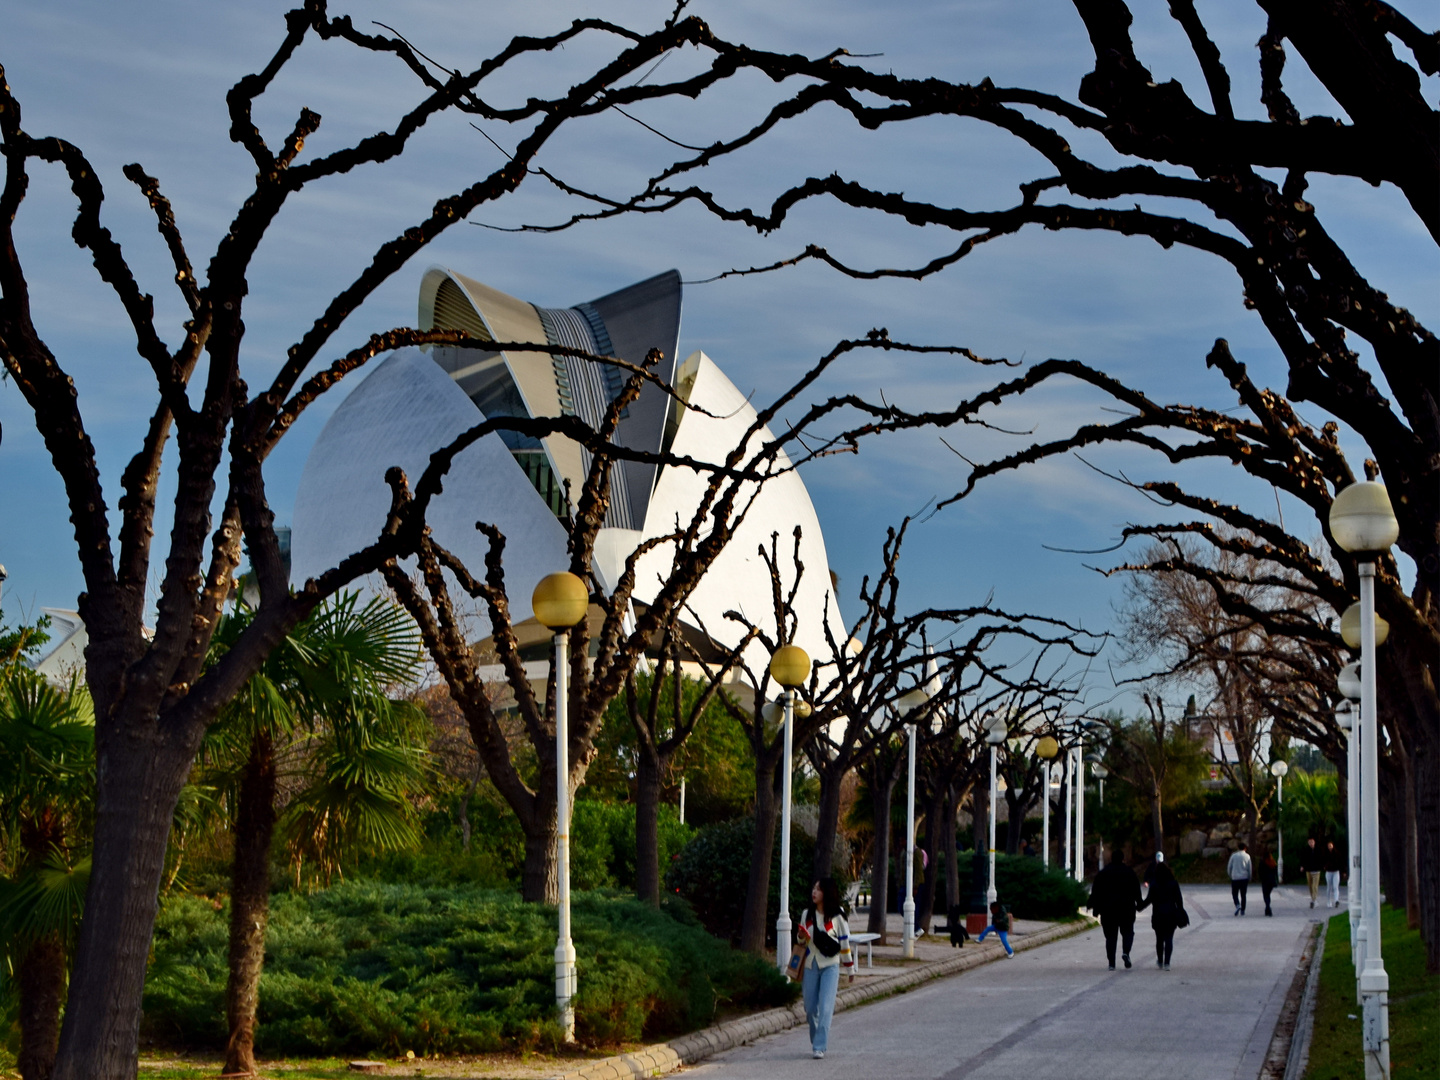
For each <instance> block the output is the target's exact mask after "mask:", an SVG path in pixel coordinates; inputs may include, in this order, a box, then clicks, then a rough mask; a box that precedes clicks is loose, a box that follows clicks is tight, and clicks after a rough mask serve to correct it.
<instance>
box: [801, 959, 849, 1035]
mask: <svg viewBox="0 0 1440 1080" xmlns="http://www.w3.org/2000/svg"><path fill="white" fill-rule="evenodd" d="M801 989H802V990H803V991H804V994H805V1019H806V1020H808V1021H809V1022H810V1047H811V1049H812V1050H819V1051H820V1052H821V1053H822V1054H823V1053H824V1052H825V1047H826V1044H827V1043H829V1041H830V1020H831V1018H832V1017H833V1016H834V1015H835V991H836V990H838V989H840V965H839V964H833V965H831V966H830V967H823V968H817V967H807V968H806V969H805V978H804V980H803V982H802V983H801Z"/></svg>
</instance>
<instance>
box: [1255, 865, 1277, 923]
mask: <svg viewBox="0 0 1440 1080" xmlns="http://www.w3.org/2000/svg"><path fill="white" fill-rule="evenodd" d="M1255 865H1256V867H1257V869H1258V873H1259V877H1260V893H1261V895H1262V896H1264V897H1265V914H1266V915H1273V914H1274V912H1273V911H1271V910H1270V893H1271V892H1272V891H1273V890H1274V888H1275V885H1276V884H1277V881H1276V876H1275V872H1276V863H1275V856H1274V855H1271V854H1270V852H1269V851H1262V852H1259V853H1257V857H1256V859H1255Z"/></svg>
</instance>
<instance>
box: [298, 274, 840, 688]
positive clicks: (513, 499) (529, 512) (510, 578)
mask: <svg viewBox="0 0 1440 1080" xmlns="http://www.w3.org/2000/svg"><path fill="white" fill-rule="evenodd" d="M419 306H420V311H419V323H418V326H419V327H420V328H421V329H432V328H435V329H455V330H464V331H466V332H467V333H468V334H470V335H471V336H472V337H475V338H479V339H481V340H487V341H495V342H516V343H527V344H528V343H534V344H537V345H542V346H547V345H548V346H556V345H558V346H568V347H573V348H579V349H583V350H585V351H587V352H592V353H596V354H598V355H604V356H616V357H619V358H621V359H623V360H626V361H629V362H631V363H636V364H638V363H640V362H641V361H643V359H644V358H645V356H646V354H647V353H648V352H649V351H650V350H651V349H652V348H659V349H660V350H661V351H662V353H663V354H664V359H663V361H662V363H661V364H660V366H659V369H658V370H657V374H658V375H659V377H660V378H661V379H663V380H664V381H666V382H667V383H669V384H670V385H672V386H673V387H674V388H675V389H676V391H677V394H678V396H679V397H680V398H681V399H682V401H681V402H677V401H676V400H675V399H674V398H672V397H671V396H669V395H667V394H666V393H664V392H663V391H662V390H661V389H660V388H658V387H656V386H654V385H646V386H645V388H644V389H643V390H642V391H641V393H640V395H639V398H638V399H637V400H636V401H635V402H634V403H633V404H631V405H630V406H629V407H628V409H627V410H626V412H625V414H624V416H623V417H622V419H621V421H620V424H619V428H618V431H617V433H616V441H617V442H618V443H619V444H620V445H622V446H628V447H632V448H638V449H646V450H651V451H659V450H667V451H673V452H674V453H675V454H677V455H685V456H688V457H691V458H694V459H696V460H699V461H704V462H709V463H717V464H718V463H720V462H721V461H723V460H724V458H725V456H726V455H727V454H728V453H729V452H730V451H731V450H733V449H734V447H735V446H736V445H737V444H738V442H739V441H740V439H741V438H743V437H744V435H745V432H746V431H747V430H748V428H749V427H750V425H751V424H752V423H753V422H754V421H755V419H756V413H755V409H754V408H753V407H752V406H751V404H750V402H749V401H748V400H747V399H746V397H745V395H743V394H742V393H740V391H739V390H737V389H736V387H735V386H734V384H733V383H731V382H730V380H729V379H727V378H726V377H725V375H724V373H723V372H722V371H721V370H720V369H719V367H717V366H716V364H715V363H714V361H712V360H711V359H710V358H709V357H708V356H706V355H705V354H704V353H702V352H693V353H691V354H690V355H689V356H688V358H687V359H685V360H684V362H683V363H676V360H675V358H676V356H677V355H678V349H679V337H680V306H681V283H680V276H679V274H678V273H676V272H675V271H673V270H672V271H669V272H667V273H664V274H661V275H659V276H657V277H653V278H650V279H649V280H647V281H642V282H640V283H638V284H636V285H632V286H630V287H629V288H626V289H622V290H620V291H619V292H615V293H611V294H609V295H608V296H603V297H600V298H599V299H597V300H593V301H591V302H589V303H584V304H577V305H575V306H574V307H569V308H541V307H537V306H536V305H533V304H529V303H526V302H524V301H522V300H518V299H516V298H515V297H512V296H507V295H506V294H504V293H502V292H499V291H497V290H495V289H493V288H490V287H489V286H486V285H483V284H481V283H480V282H477V281H474V280H471V279H470V278H467V277H465V276H463V275H460V274H457V273H454V272H452V271H450V270H445V269H440V268H432V269H431V270H429V271H427V272H426V274H425V276H424V279H423V280H422V282H421V286H420V305H419ZM623 384H624V372H623V371H621V370H620V369H618V368H616V367H614V366H613V365H605V364H598V363H595V362H593V361H590V360H585V359H576V358H572V357H565V356H562V355H559V354H551V353H548V352H545V351H543V350H537V351H533V352H531V351H525V352H521V351H514V350H511V351H495V352H485V351H480V350H476V349H461V348H450V347H439V346H436V347H432V348H428V349H423V350H422V349H401V350H398V351H396V352H394V353H392V354H390V355H389V356H387V357H386V358H384V359H383V360H382V361H380V362H378V364H377V365H376V366H375V368H374V369H373V370H372V371H370V372H369V374H368V375H367V376H366V377H365V378H364V379H363V380H362V381H360V382H359V383H358V385H356V387H355V389H354V390H353V391H352V392H351V393H350V395H349V396H348V397H347V398H346V399H345V401H344V402H343V403H342V404H341V405H340V407H339V408H338V409H337V410H336V411H335V413H334V415H333V416H332V417H331V419H330V420H329V422H328V423H327V424H326V425H325V428H324V430H323V431H322V432H321V434H320V437H319V438H318V439H317V440H316V443H315V445H314V447H313V448H312V450H311V452H310V456H309V459H308V461H307V462H306V465H305V470H304V473H303V475H302V478H301V481H300V487H299V491H298V494H297V496H296V501H295V513H294V518H293V529H294V539H293V548H292V565H293V580H294V581H295V582H296V583H297V584H298V583H301V582H303V581H304V580H305V579H306V578H307V577H310V576H314V575H316V574H318V573H320V572H322V571H324V570H326V569H328V568H329V567H332V566H334V565H335V564H336V563H337V562H338V561H339V560H340V559H342V558H344V557H345V556H346V555H348V554H349V553H351V552H353V551H355V550H356V549H358V548H360V547H362V546H364V545H365V544H367V543H369V542H372V541H373V540H374V539H375V537H376V536H377V535H378V533H379V530H380V528H381V525H382V523H383V522H384V518H385V513H386V510H387V508H388V506H389V498H390V496H389V490H388V488H387V487H386V485H385V482H384V475H385V471H386V470H387V469H388V468H389V467H391V466H395V465H398V466H400V467H401V468H402V469H404V470H405V472H406V474H407V476H408V477H409V479H410V482H411V484H412V485H413V484H414V483H415V482H416V481H417V480H418V478H419V476H420V474H421V473H422V472H423V470H424V468H425V466H426V465H427V463H428V461H429V456H430V454H431V453H432V452H433V451H435V450H437V449H439V448H440V447H442V446H445V445H446V444H447V443H449V442H451V441H452V440H453V439H454V438H455V437H456V436H457V435H459V434H460V433H461V432H463V431H466V430H467V429H469V428H471V427H473V426H474V425H476V424H477V423H479V422H480V421H481V420H482V419H483V418H485V417H487V416H491V417H493V416H530V417H535V416H559V415H574V416H578V417H579V418H580V419H582V420H584V421H586V422H587V423H589V424H591V425H592V426H594V425H597V424H598V422H599V420H600V417H601V416H602V415H603V413H604V411H605V409H606V407H607V406H608V405H609V403H610V402H611V401H613V400H614V398H615V397H616V395H617V394H618V393H619V391H620V389H621V387H622V386H623ZM770 437H771V436H770V432H769V431H768V430H763V429H762V430H761V431H760V432H759V433H758V434H757V435H756V436H754V437H753V440H752V445H754V446H757V447H758V445H759V444H760V443H761V442H763V441H766V440H768V439H770ZM588 464H589V461H588V455H587V453H586V451H585V450H584V449H583V447H581V446H579V445H578V444H576V443H574V442H572V441H570V440H569V439H566V438H563V437H560V436H552V437H549V438H545V439H534V438H530V437H527V436H521V435H518V434H517V433H513V432H503V433H494V434H490V435H486V436H485V437H484V438H482V439H480V440H479V441H478V442H477V443H476V444H474V445H473V446H471V447H469V448H468V449H466V450H465V451H464V452H463V453H462V454H460V455H458V456H457V458H456V460H455V462H454V465H453V466H452V468H451V470H450V472H449V474H448V475H447V476H446V478H445V481H444V492H443V493H442V494H441V495H440V496H439V497H438V498H437V499H436V500H435V502H434V503H433V504H432V507H431V510H430V512H429V515H428V519H427V520H428V522H429V524H430V526H431V529H432V531H433V534H434V535H435V537H436V539H437V540H438V541H439V542H440V543H441V544H443V545H444V546H445V547H447V548H448V549H449V550H451V551H452V552H454V553H455V554H456V555H457V556H459V557H460V558H461V559H462V560H463V561H464V562H465V564H466V565H467V566H469V567H471V568H472V570H473V571H475V572H476V573H477V574H478V573H479V572H480V571H481V570H483V567H484V559H485V555H486V552H487V551H488V546H489V545H488V541H487V540H486V538H485V537H484V536H483V535H482V534H481V533H479V532H478V531H477V530H476V529H475V522H476V521H477V520H484V521H486V522H488V523H490V524H493V525H495V526H496V527H498V528H499V530H500V532H501V533H502V534H503V535H504V536H505V538H506V545H505V553H504V566H505V574H506V592H507V594H508V596H509V601H510V608H511V612H512V616H513V618H514V619H515V620H516V623H517V629H518V630H520V631H521V634H522V642H523V641H524V640H525V638H526V637H527V636H529V635H527V634H526V633H525V631H526V630H527V625H526V624H527V623H533V619H531V613H530V593H531V590H532V588H533V587H534V585H535V583H536V582H537V581H538V580H539V579H540V578H541V577H543V576H544V575H545V574H548V573H551V572H552V571H555V570H559V569H564V568H565V567H566V566H567V564H568V559H567V556H566V550H565V531H564V529H563V527H562V526H561V524H560V521H559V520H558V519H559V517H560V516H562V515H565V514H567V513H568V512H569V510H570V509H571V507H569V505H568V504H567V494H566V484H567V482H568V484H569V487H570V490H571V491H573V492H575V493H576V494H577V495H578V493H579V491H580V489H581V487H582V484H583V482H584V478H585V474H586V470H587V467H588ZM776 464H777V468H779V469H781V470H787V469H789V461H788V459H786V458H784V457H783V456H781V458H780V459H779V460H778V462H777V463H776ZM707 483H708V477H707V476H706V475H704V474H701V473H698V472H696V471H694V470H693V469H689V468H681V467H675V466H672V467H665V468H658V469H657V468H656V466H654V465H651V464H644V463H638V462H619V463H617V464H616V465H615V466H614V472H613V473H612V485H613V497H612V503H611V507H610V510H609V516H608V518H607V521H606V525H605V528H604V529H602V530H601V533H600V535H599V537H598V539H597V543H596V553H595V572H596V576H597V577H598V578H599V580H600V583H601V585H602V586H603V587H605V588H606V589H607V590H608V589H613V588H614V586H615V583H616V581H617V579H618V576H619V574H620V572H621V571H622V570H623V567H624V564H625V560H626V558H627V557H628V556H629V555H630V554H631V553H633V552H634V551H635V550H636V548H637V547H638V545H639V544H640V543H641V542H642V541H643V540H645V539H648V538H653V537H658V536H664V535H667V534H669V533H670V532H672V531H673V530H674V529H675V525H676V521H677V519H678V520H679V521H680V522H681V523H686V522H688V521H689V520H690V518H691V517H692V515H693V513H694V510H695V507H696V506H698V505H699V499H700V498H701V495H702V493H703V492H704V490H705V488H706V485H707ZM753 496H754V505H753V506H752V507H751V508H750V510H749V512H748V514H747V516H746V517H745V520H744V522H743V524H742V525H741V526H740V528H739V530H738V531H737V534H736V535H735V537H734V538H733V539H732V541H731V542H730V544H729V545H728V546H727V548H726V549H725V551H724V553H723V554H722V555H721V556H720V557H719V559H718V560H717V561H716V562H715V563H714V565H713V566H712V567H711V569H710V571H709V573H708V574H707V575H706V577H705V579H704V581H703V582H702V584H701V585H700V586H699V587H698V589H697V590H696V591H695V593H694V594H693V595H692V597H691V599H690V602H689V605H688V607H687V611H686V614H685V617H684V620H683V621H684V622H686V623H687V624H688V627H689V628H690V629H693V630H695V631H696V632H697V633H698V632H699V630H700V629H701V628H702V627H703V629H704V631H705V633H706V634H708V637H709V640H710V641H713V642H715V643H716V644H719V645H722V646H723V645H727V644H733V643H734V642H736V641H738V640H740V638H741V637H742V636H743V631H742V630H741V628H740V626H739V625H738V624H736V623H735V622H734V621H732V620H727V619H726V618H725V612H726V611H729V610H738V611H740V612H743V613H744V614H745V615H746V616H747V617H749V618H751V619H753V620H755V621H756V622H757V623H760V624H761V625H763V626H767V627H770V626H771V625H772V624H773V615H772V602H771V592H770V579H769V573H768V570H767V569H766V566H765V564H764V563H763V562H762V561H761V559H760V557H759V554H758V548H759V547H760V545H761V544H765V545H767V546H768V545H769V543H770V537H771V535H772V534H774V533H778V534H779V538H780V540H779V546H780V551H781V553H782V559H783V561H782V567H783V568H784V569H786V570H789V569H790V560H789V553H790V551H791V549H792V546H793V540H792V533H793V531H794V528H795V526H796V525H799V526H800V527H801V530H802V533H801V535H802V541H801V560H802V561H803V563H804V567H805V572H804V576H803V578H802V581H801V587H800V591H799V594H798V596H797V598H796V603H795V610H796V614H797V616H798V619H799V630H798V635H797V638H796V643H797V644H799V645H801V646H802V647H803V648H805V649H806V651H807V652H809V653H810V655H811V656H812V657H814V658H816V659H825V658H828V655H829V647H828V645H827V643H826V637H825V631H824V622H825V620H826V619H827V618H828V619H829V622H830V626H831V628H832V633H833V634H834V635H835V638H836V640H839V641H844V640H846V637H847V634H846V631H845V628H844V626H843V624H842V622H841V619H840V616H839V611H838V609H837V607H836V606H835V600H834V595H833V588H832V584H831V576H830V571H829V562H828V560H827V559H826V555H825V542H824V538H823V537H822V535H821V531H820V523H819V521H818V520H817V519H816V516H815V510H814V507H813V506H812V504H811V502H810V497H809V494H808V493H807V492H806V490H805V485H804V483H803V482H802V481H801V479H800V477H799V475H798V474H797V473H796V472H794V471H793V470H791V471H786V472H784V473H783V474H782V475H777V476H775V477H774V478H773V479H771V480H770V481H769V482H767V483H766V484H764V485H763V486H762V487H760V489H759V491H758V493H753ZM672 558H673V554H672V552H671V551H670V549H669V548H667V547H666V546H664V545H661V546H659V547H657V548H655V549H654V550H652V551H650V552H648V553H647V554H646V555H645V556H644V557H643V558H642V559H641V560H640V562H639V564H638V573H637V586H636V589H635V594H634V599H635V602H636V603H637V604H638V605H644V604H645V603H647V602H648V601H650V600H651V599H653V598H654V596H655V595H656V593H657V592H658V586H659V583H660V581H661V580H662V578H663V577H664V575H665V574H666V572H667V571H668V569H669V565H670V561H671V559H672ZM472 617H473V618H474V619H475V624H474V633H475V636H476V638H477V639H479V638H483V637H484V636H486V634H487V633H488V623H486V622H485V620H484V618H483V613H480V612H473V613H472ZM537 636H539V635H537ZM748 659H749V661H750V663H751V666H752V667H753V668H754V669H755V670H757V671H758V670H760V668H761V667H762V666H763V665H764V663H765V662H766V660H767V659H768V658H767V657H764V656H762V655H760V653H759V651H757V652H756V655H754V656H751V657H749V658H748Z"/></svg>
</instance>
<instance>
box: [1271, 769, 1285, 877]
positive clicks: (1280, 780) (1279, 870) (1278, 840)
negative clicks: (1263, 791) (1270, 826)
mask: <svg viewBox="0 0 1440 1080" xmlns="http://www.w3.org/2000/svg"><path fill="white" fill-rule="evenodd" d="M1289 771H1290V766H1289V765H1287V764H1286V763H1285V762H1283V761H1272V762H1271V763H1270V775H1271V776H1273V777H1275V800H1276V807H1275V847H1276V855H1275V878H1276V880H1277V881H1281V882H1283V881H1284V880H1285V830H1284V828H1283V827H1282V826H1281V823H1280V818H1281V816H1282V815H1283V814H1284V813H1285V774H1286V773H1287V772H1289Z"/></svg>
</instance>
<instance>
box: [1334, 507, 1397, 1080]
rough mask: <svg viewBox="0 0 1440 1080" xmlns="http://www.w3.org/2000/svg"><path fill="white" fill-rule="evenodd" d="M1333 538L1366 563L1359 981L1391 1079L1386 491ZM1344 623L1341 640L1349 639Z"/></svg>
mask: <svg viewBox="0 0 1440 1080" xmlns="http://www.w3.org/2000/svg"><path fill="white" fill-rule="evenodd" d="M1330 535H1331V536H1333V537H1334V538H1335V542H1336V543H1337V544H1339V545H1340V546H1341V547H1342V548H1344V549H1345V550H1346V551H1348V552H1352V553H1354V554H1357V555H1359V556H1360V560H1361V561H1360V564H1359V566H1358V570H1359V575H1360V616H1359V622H1360V721H1361V722H1360V768H1361V774H1362V775H1361V787H1360V800H1361V804H1360V806H1361V819H1362V821H1361V825H1362V831H1363V833H1364V838H1363V845H1364V846H1363V849H1362V858H1363V860H1364V876H1365V882H1366V888H1365V901H1364V914H1365V921H1366V923H1367V924H1368V925H1367V927H1366V929H1367V931H1368V934H1367V936H1366V942H1365V967H1364V968H1363V969H1362V971H1361V973H1360V996H1361V999H1362V1005H1363V1010H1362V1011H1363V1017H1362V1024H1363V1026H1364V1039H1365V1076H1366V1077H1367V1080H1389V1077H1390V1000H1389V999H1390V976H1389V975H1388V974H1386V972H1385V962H1384V960H1383V959H1382V958H1381V952H1380V850H1379V848H1380V798H1379V795H1380V793H1379V790H1378V784H1379V779H1380V778H1379V763H1378V760H1377V758H1378V754H1379V751H1380V743H1379V737H1378V730H1377V729H1378V728H1379V720H1380V714H1379V712H1378V710H1377V708H1376V703H1375V697H1376V695H1375V647H1376V645H1377V644H1378V641H1377V640H1376V638H1377V634H1376V629H1377V627H1376V625H1375V621H1376V620H1375V558H1376V556H1378V555H1379V554H1380V553H1381V552H1383V551H1385V550H1386V549H1387V548H1389V547H1390V545H1391V544H1393V543H1394V542H1395V540H1396V538H1397V537H1399V535H1400V526H1399V523H1398V522H1397V521H1396V520H1395V513H1394V511H1393V510H1392V509H1391V507H1390V496H1389V495H1388V494H1386V491H1385V486H1384V485H1383V484H1379V483H1376V482H1374V481H1364V482H1361V483H1358V484H1351V485H1350V486H1349V487H1347V488H1346V489H1345V490H1344V491H1342V492H1340V493H1339V494H1338V495H1336V496H1335V501H1334V502H1333V503H1332V504H1331V506H1330ZM1344 631H1345V626H1344V619H1343V618H1342V619H1341V633H1342V634H1344Z"/></svg>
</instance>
